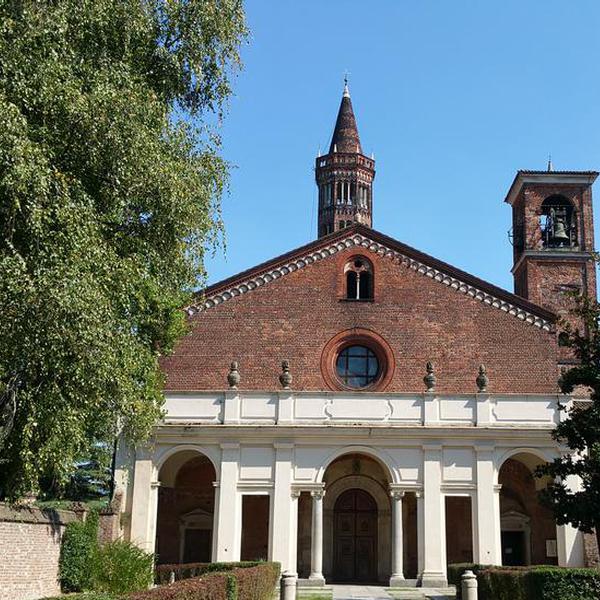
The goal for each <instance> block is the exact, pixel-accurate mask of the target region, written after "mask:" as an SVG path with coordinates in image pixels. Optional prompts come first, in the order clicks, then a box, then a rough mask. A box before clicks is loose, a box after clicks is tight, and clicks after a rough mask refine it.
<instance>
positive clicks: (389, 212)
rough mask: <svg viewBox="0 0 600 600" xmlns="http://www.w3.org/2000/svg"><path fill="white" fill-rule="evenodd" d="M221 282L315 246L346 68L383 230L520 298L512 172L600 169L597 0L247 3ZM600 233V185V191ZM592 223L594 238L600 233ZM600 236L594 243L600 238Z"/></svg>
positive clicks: (228, 144) (212, 277)
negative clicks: (515, 277) (321, 182)
mask: <svg viewBox="0 0 600 600" xmlns="http://www.w3.org/2000/svg"><path fill="white" fill-rule="evenodd" d="M246 10H247V16H248V22H249V25H250V27H251V29H252V39H251V41H250V44H249V45H248V47H246V48H245V49H244V51H243V57H244V61H245V69H244V71H243V72H242V73H241V74H240V75H239V77H238V78H237V80H236V82H235V94H236V95H235V97H234V98H232V100H231V103H230V109H229V114H228V115H227V118H226V121H225V125H224V126H223V130H222V136H223V143H224V148H223V151H224V155H225V157H226V158H227V160H229V161H230V162H231V163H233V164H234V165H235V169H234V170H233V173H232V180H231V192H230V194H229V196H228V197H226V198H225V199H224V202H223V218H224V222H225V228H226V240H227V249H226V253H225V255H223V252H220V253H219V254H218V255H217V256H216V257H215V258H213V259H209V260H207V269H208V274H209V282H210V283H213V282H216V281H218V280H220V279H223V278H224V277H227V276H229V275H233V274H235V273H237V272H239V271H241V270H243V269H246V268H249V267H251V266H253V265H255V264H258V263H260V262H262V261H264V260H267V259H269V258H272V257H274V256H276V255H278V254H281V253H283V252H286V251H288V250H291V249H293V248H295V247H297V246H299V245H302V244H304V243H306V242H309V241H311V240H313V239H315V237H316V223H315V221H316V186H315V183H314V174H313V164H314V159H315V156H316V154H317V151H318V149H319V147H321V148H326V147H327V145H328V143H329V139H330V136H331V133H332V131H333V125H334V121H335V117H336V114H337V110H338V106H339V102H340V99H341V94H342V87H343V81H342V79H343V72H344V70H345V69H348V70H349V71H350V73H351V75H350V92H351V95H352V101H353V104H354V110H355V114H356V117H357V120H358V127H359V132H360V136H361V141H362V145H363V149H364V151H365V153H368V154H371V152H374V153H375V159H376V168H377V176H376V178H375V185H374V227H375V228H376V229H378V230H380V231H382V232H383V233H385V234H387V235H390V236H392V237H395V238H397V239H399V240H401V241H403V242H405V243H407V244H409V245H412V246H414V247H416V248H418V249H420V250H422V251H424V252H427V253H430V254H432V255H433V256H436V257H437V258H440V259H442V260H445V261H447V262H449V263H451V264H453V265H456V266H457V267H460V268H462V269H465V270H467V271H469V272H471V273H473V274H475V275H478V276H480V277H482V278H484V279H486V280H488V281H491V282H493V283H495V284H497V285H500V286H502V287H504V288H507V289H509V290H512V277H511V275H510V267H511V260H512V255H511V247H510V245H509V242H508V239H507V230H508V229H509V227H510V218H511V216H510V208H509V206H508V205H507V204H504V202H503V200H504V196H505V194H506V191H507V190H508V187H509V185H510V183H511V182H512V179H513V177H514V175H515V172H516V170H517V169H544V168H545V166H546V161H547V156H548V153H549V152H551V153H552V158H553V162H554V166H555V168H556V169H581V170H586V169H597V170H598V169H600V1H599V0H577V1H576V2H575V1H571V0H535V1H534V0H496V1H491V0H489V1H480V0H477V1H476V0H411V1H408V0H387V1H384V0H378V1H373V0H372V1H370V2H369V1H365V0H363V1H362V2H358V1H355V0H343V1H342V0H319V1H317V0H302V1H292V0H269V1H267V0H247V1H246ZM595 193H596V195H597V196H598V197H597V198H596V220H597V223H598V224H600V209H599V208H598V206H600V204H599V202H600V185H596V189H595ZM598 235H599V233H598V227H597V232H596V236H598ZM597 239H598V237H597Z"/></svg>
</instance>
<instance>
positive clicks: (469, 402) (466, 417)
mask: <svg viewBox="0 0 600 600" xmlns="http://www.w3.org/2000/svg"><path fill="white" fill-rule="evenodd" d="M439 402H440V421H457V422H461V423H464V422H468V423H472V422H474V421H475V398H473V397H472V396H471V397H466V396H455V397H449V398H443V397H442V398H440V400H439Z"/></svg>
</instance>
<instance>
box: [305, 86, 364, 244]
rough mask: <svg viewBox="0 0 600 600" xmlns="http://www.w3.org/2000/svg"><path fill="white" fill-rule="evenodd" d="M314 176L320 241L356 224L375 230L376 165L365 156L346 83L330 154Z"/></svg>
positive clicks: (320, 159)
mask: <svg viewBox="0 0 600 600" xmlns="http://www.w3.org/2000/svg"><path fill="white" fill-rule="evenodd" d="M315 176H316V180H317V186H318V188H319V219H318V230H317V234H318V236H319V237H323V236H324V235H327V234H329V233H332V232H334V231H337V230H339V229H343V228H345V227H350V225H352V224H353V223H362V224H363V225H366V226H367V227H371V226H372V222H373V218H372V215H373V179H374V178H375V161H374V159H373V158H368V157H367V156H365V155H364V154H363V153H362V147H361V145H360V138H359V136H358V128H357V126H356V119H355V118H354V111H353V110H352V101H351V100H350V91H349V90H348V81H347V80H345V81H344V94H343V96H342V103H341V104H340V110H339V112H338V116H337V120H336V122H335V129H334V130H333V136H332V138H331V145H330V146H329V152H328V153H327V154H325V155H324V156H319V157H317V160H316V168H315Z"/></svg>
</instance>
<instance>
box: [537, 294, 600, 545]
mask: <svg viewBox="0 0 600 600" xmlns="http://www.w3.org/2000/svg"><path fill="white" fill-rule="evenodd" d="M571 297H572V298H573V299H574V301H575V308H574V310H573V315H574V316H575V320H576V322H577V323H578V324H579V326H574V325H572V324H570V323H568V322H566V321H562V328H563V332H562V333H561V340H562V343H563V344H565V345H567V346H569V347H570V348H571V349H572V351H573V354H574V356H575V357H576V358H577V360H578V364H577V365H576V366H574V367H572V368H570V369H569V370H567V371H566V372H565V373H563V374H562V376H561V378H560V380H559V386H560V389H561V391H562V392H563V393H565V394H569V393H571V392H573V390H574V389H575V388H576V387H578V386H584V387H585V388H588V389H589V390H590V400H591V403H590V404H589V406H581V405H574V406H573V407H572V408H571V409H570V410H569V412H568V416H567V418H566V419H564V420H562V421H561V422H560V423H559V424H558V425H557V426H556V428H555V429H554V431H553V433H552V436H553V438H554V439H555V440H557V441H558V442H560V443H561V444H563V445H565V446H566V447H567V448H568V449H569V450H570V451H569V452H567V453H565V454H564V455H563V456H561V457H560V458H556V459H555V460H554V461H553V462H552V463H548V464H546V465H542V466H540V467H539V468H538V470H537V472H536V475H537V476H538V477H544V476H550V477H551V479H552V481H551V483H550V484H549V486H548V487H547V488H546V489H544V490H543V491H542V492H541V499H542V501H543V502H544V503H545V504H546V505H547V506H549V507H550V508H551V509H552V510H553V512H554V516H555V518H556V521H557V523H558V524H559V525H565V524H567V523H570V524H571V525H573V526H574V527H577V528H579V529H581V531H584V532H587V533H591V532H592V531H593V530H595V531H596V539H597V540H598V545H599V547H600V327H599V324H600V305H599V304H598V303H597V302H596V301H595V300H591V299H590V298H588V297H587V296H582V295H579V294H571ZM561 408H562V410H567V409H566V408H565V407H561ZM573 477H578V478H579V479H580V481H581V486H580V489H571V486H570V485H569V483H570V482H569V479H571V480H572V478H573Z"/></svg>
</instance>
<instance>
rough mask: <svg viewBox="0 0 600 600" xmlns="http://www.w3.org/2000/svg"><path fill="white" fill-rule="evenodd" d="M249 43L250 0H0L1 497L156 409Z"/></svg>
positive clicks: (220, 186)
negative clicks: (225, 120)
mask: <svg viewBox="0 0 600 600" xmlns="http://www.w3.org/2000/svg"><path fill="white" fill-rule="evenodd" d="M246 38H247V30H246V27H245V23H244V12H243V7H242V5H241V2H240V0H169V1H167V0H137V1H135V0H53V1H50V0H38V1H34V0H0V460H1V461H2V462H1V464H0V496H1V495H4V496H7V497H11V498H14V497H18V496H19V495H21V494H25V493H31V492H34V491H36V490H37V489H38V485H39V481H40V480H41V479H42V478H44V479H46V480H48V479H51V480H53V481H55V482H64V481H65V480H66V479H67V478H68V475H69V472H70V471H71V469H72V465H73V464H74V463H75V462H76V460H77V459H78V457H80V456H86V455H89V450H90V448H91V447H93V446H94V445H95V444H97V443H105V442H108V443H110V442H111V441H112V440H113V439H114V437H115V435H116V434H117V431H122V433H123V435H124V436H125V437H126V438H127V440H128V441H130V442H132V443H136V442H138V441H140V440H143V439H145V438H146V437H147V436H148V435H149V433H150V432H151V428H152V425H153V424H154V423H155V422H156V419H157V418H159V417H160V415H161V405H162V402H163V394H162V386H163V378H162V375H161V372H160V369H159V364H158V360H159V357H160V356H161V355H162V354H165V353H168V352H169V351H170V350H171V349H172V348H173V344H174V343H175V341H176V340H177V339H178V338H179V337H180V336H181V335H182V334H183V333H184V331H185V328H186V323H185V318H184V314H183V312H182V311H181V307H182V306H183V305H184V304H185V302H186V300H187V299H188V298H189V296H190V294H191V292H192V291H193V290H194V289H195V288H197V286H198V285H199V284H200V283H201V282H202V280H203V278H204V267H203V256H204V252H205V248H206V247H207V245H210V244H213V243H217V242H218V240H219V239H220V231H221V224H220V218H219V199H220V196H221V194H222V192H223V190H224V187H225V186H226V182H227V177H228V165H227V164H226V163H225V162H224V160H223V159H222V158H221V157H220V156H219V149H220V144H219V138H218V136H217V131H218V125H219V123H220V120H221V118H222V116H223V113H224V108H225V106H226V101H227V98H228V97H229V95H230V93H231V88H230V82H231V78H232V74H233V73H234V71H235V70H236V69H237V68H238V67H239V66H240V57H239V48H240V45H241V44H242V43H243V42H244V41H245V39H246Z"/></svg>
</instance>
